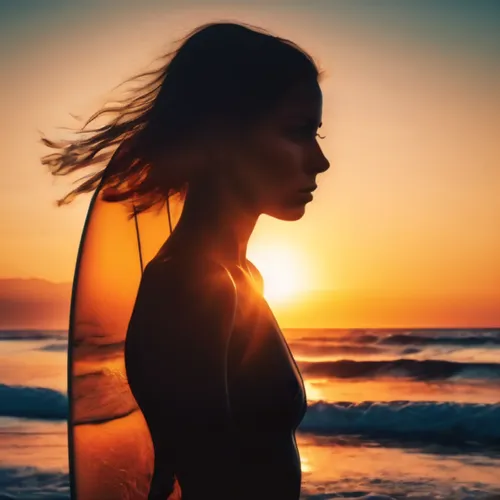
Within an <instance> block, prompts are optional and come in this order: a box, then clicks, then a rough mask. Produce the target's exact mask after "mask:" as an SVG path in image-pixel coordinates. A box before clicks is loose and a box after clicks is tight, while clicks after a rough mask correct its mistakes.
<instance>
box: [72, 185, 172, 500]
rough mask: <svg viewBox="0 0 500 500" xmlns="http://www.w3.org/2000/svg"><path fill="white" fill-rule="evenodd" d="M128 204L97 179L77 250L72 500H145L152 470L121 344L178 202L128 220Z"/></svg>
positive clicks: (145, 430) (146, 435) (146, 433)
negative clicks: (110, 197)
mask: <svg viewBox="0 0 500 500" xmlns="http://www.w3.org/2000/svg"><path fill="white" fill-rule="evenodd" d="M167 208H171V209H172V210H167ZM129 209H130V205H126V204H125V203H122V202H113V203H109V202H106V201H103V199H102V183H101V186H100V187H99V188H98V189H97V190H96V192H95V193H94V196H93V197H92V200H91V202H90V205H89V210H88V213H87V218H86V221H85V224H84V228H83V232H82V237H81V241H80V246H79V250H78V256H77V261H76V266H75V273H74V281H73V290H72V298H71V312H70V321H69V323H70V324H69V332H68V402H69V416H68V452H69V475H70V487H71V498H72V500H99V499H103V500H126V499H130V500H131V499H134V500H140V499H145V498H147V496H148V492H149V485H150V481H151V477H152V473H153V462H154V453H153V446H152V441H151V438H150V435H149V430H148V428H147V425H146V422H145V420H144V417H143V415H142V412H141V411H140V409H139V408H138V405H137V403H136V401H135V399H134V397H133V395H132V393H131V391H130V388H129V385H128V382H127V376H126V370H125V362H124V341H125V337H126V332H127V328H128V323H129V320H130V317H131V314H132V310H133V306H134V303H135V299H136V295H137V290H138V287H139V283H140V279H141V273H142V270H143V269H144V267H145V266H146V265H147V263H148V262H149V260H151V258H152V257H153V256H154V255H155V254H156V253H157V251H158V250H159V248H160V247H161V245H162V244H163V243H164V241H165V240H166V239H167V238H168V236H169V234H170V232H171V228H172V223H173V224H174V225H175V221H176V220H177V219H178V216H179V215H180V207H179V208H177V210H176V207H175V205H172V204H170V205H167V204H165V206H164V207H163V208H161V207H160V209H157V208H156V209H155V210H153V211H148V212H146V213H141V214H139V215H137V214H135V215H134V217H132V218H131V219H129V218H128V216H129ZM171 498H175V495H174V496H172V495H171Z"/></svg>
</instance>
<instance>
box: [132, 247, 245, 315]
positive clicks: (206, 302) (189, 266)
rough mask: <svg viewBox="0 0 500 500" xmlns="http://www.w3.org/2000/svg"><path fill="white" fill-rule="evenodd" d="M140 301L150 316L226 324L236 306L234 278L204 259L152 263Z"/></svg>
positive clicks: (193, 258)
mask: <svg viewBox="0 0 500 500" xmlns="http://www.w3.org/2000/svg"><path fill="white" fill-rule="evenodd" d="M138 300H140V301H141V302H142V303H144V305H145V307H146V309H147V310H148V311H149V312H153V311H156V313H158V314H161V313H162V311H163V312H165V313H166V312H167V311H168V313H169V314H170V318H171V320H174V319H175V317H181V318H182V321H184V322H185V323H186V322H188V323H189V322H191V321H194V320H196V319H198V320H199V321H206V320H208V319H209V318H210V320H211V321H212V322H214V321H215V322H219V323H220V322H224V323H225V322H227V321H228V320H229V319H231V314H232V313H233V311H234V308H235V304H236V287H235V283H234V281H233V278H232V276H231V274H230V273H229V272H228V270H227V269H226V268H225V267H224V266H223V265H222V264H220V263H218V262H216V261H214V260H211V259H208V258H205V257H191V256H190V257H189V258H186V257H183V256H176V257H172V258H169V259H164V260H159V259H157V260H155V259H153V260H152V261H151V262H150V263H149V264H148V265H147V266H146V268H145V269H144V273H143V276H142V280H141V285H140V289H139V294H138Z"/></svg>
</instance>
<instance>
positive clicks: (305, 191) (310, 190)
mask: <svg viewBox="0 0 500 500" xmlns="http://www.w3.org/2000/svg"><path fill="white" fill-rule="evenodd" d="M317 187H318V186H317V185H316V184H313V185H312V186H309V187H307V188H304V189H301V190H300V191H299V193H312V192H313V191H315V190H316V189H317Z"/></svg>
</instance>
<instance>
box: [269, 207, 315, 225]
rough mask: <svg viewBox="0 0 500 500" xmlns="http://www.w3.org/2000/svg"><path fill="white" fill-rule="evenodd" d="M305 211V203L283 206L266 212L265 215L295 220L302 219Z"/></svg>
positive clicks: (290, 220)
mask: <svg viewBox="0 0 500 500" xmlns="http://www.w3.org/2000/svg"><path fill="white" fill-rule="evenodd" d="M305 213H306V207H305V205H299V206H295V207H286V208H285V207H283V208H282V209H281V210H273V211H272V212H268V213H267V215H269V216H270V217H273V218H275V219H278V220H282V221H289V222H292V221H296V220H299V219H302V217H304V214H305Z"/></svg>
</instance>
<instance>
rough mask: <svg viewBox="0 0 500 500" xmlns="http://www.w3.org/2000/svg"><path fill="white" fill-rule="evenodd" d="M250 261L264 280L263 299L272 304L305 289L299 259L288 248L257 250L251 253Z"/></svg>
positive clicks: (304, 280)
mask: <svg viewBox="0 0 500 500" xmlns="http://www.w3.org/2000/svg"><path fill="white" fill-rule="evenodd" d="M250 260H251V261H252V262H253V263H254V264H255V265H256V266H257V268H258V269H259V271H260V272H261V274H262V276H263V278H264V296H265V298H266V299H268V300H270V301H272V302H278V301H284V300H286V299H288V298H290V297H293V296H294V295H296V294H298V293H300V292H302V291H303V290H304V288H305V287H306V284H307V283H306V277H305V273H304V266H302V265H301V259H300V258H299V256H298V255H297V252H296V251H294V250H292V249H290V248H288V247H285V246H284V247H278V246H273V247H265V248H258V249H256V250H255V251H252V252H251V255H250Z"/></svg>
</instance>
